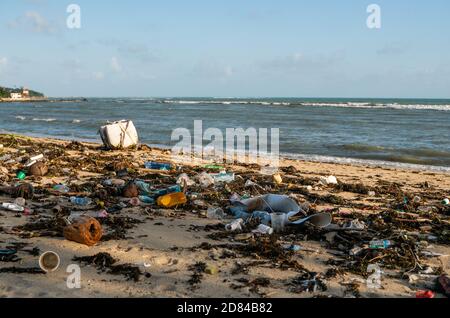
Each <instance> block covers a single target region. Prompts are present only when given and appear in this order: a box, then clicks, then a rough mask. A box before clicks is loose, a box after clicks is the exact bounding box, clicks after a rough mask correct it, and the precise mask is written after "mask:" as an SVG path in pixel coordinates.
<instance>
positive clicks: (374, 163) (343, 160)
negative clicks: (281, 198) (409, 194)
mask: <svg viewBox="0 0 450 318" xmlns="http://www.w3.org/2000/svg"><path fill="white" fill-rule="evenodd" d="M281 156H282V157H284V158H288V159H295V160H303V161H311V162H323V163H338V164H351V165H358V166H371V167H378V166H380V167H386V168H398V169H405V170H420V171H436V172H446V173H450V167H443V166H432V165H420V164H413V163H403V162H394V161H383V160H370V159H359V158H347V157H333V156H323V155H305V154H293V153H283V154H281Z"/></svg>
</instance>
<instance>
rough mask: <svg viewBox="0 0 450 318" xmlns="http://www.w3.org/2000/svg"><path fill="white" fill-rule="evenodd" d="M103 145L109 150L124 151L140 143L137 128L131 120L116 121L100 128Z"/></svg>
mask: <svg viewBox="0 0 450 318" xmlns="http://www.w3.org/2000/svg"><path fill="white" fill-rule="evenodd" d="M99 132H100V136H101V138H102V141H103V144H104V145H105V146H106V147H107V148H109V149H124V148H129V147H132V146H135V145H137V143H138V142H139V137H138V133H137V131H136V127H134V124H133V122H132V121H131V120H122V121H116V122H114V123H112V124H108V125H105V126H102V127H101V128H100V131H99Z"/></svg>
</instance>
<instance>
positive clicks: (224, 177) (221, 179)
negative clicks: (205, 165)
mask: <svg viewBox="0 0 450 318" xmlns="http://www.w3.org/2000/svg"><path fill="white" fill-rule="evenodd" d="M211 176H212V177H213V179H214V182H218V183H230V182H233V181H234V180H235V175H234V173H227V172H225V171H222V172H221V173H219V174H213V175H211Z"/></svg>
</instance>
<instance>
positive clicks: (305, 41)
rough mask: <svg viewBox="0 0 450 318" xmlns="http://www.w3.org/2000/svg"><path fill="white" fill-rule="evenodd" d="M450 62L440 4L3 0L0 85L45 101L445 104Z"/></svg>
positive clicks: (447, 16) (402, 0) (446, 5)
mask: <svg viewBox="0 0 450 318" xmlns="http://www.w3.org/2000/svg"><path fill="white" fill-rule="evenodd" d="M70 4H77V5H79V7H80V9H81V16H80V17H81V28H80V29H70V28H68V27H67V18H68V17H69V15H70V13H67V7H68V6H69V5H70ZM371 4H377V5H379V7H380V9H381V28H379V29H373V28H372V29H370V28H368V26H367V22H366V21H367V19H368V17H369V15H370V13H368V12H367V8H368V6H369V5H371ZM449 52H450V1H448V0H433V1H419V0H415V1H411V0H396V1H392V0H370V1H364V0H346V1H336V0H315V1H310V0H226V1H225V0H223V1H219V0H190V1H186V0H164V1H152V0H150V1H149V0H146V1H144V0H142V1H140V0H128V1H107V0H94V1H92V0H90V1H87V0H71V1H65V0H1V1H0V86H7V87H14V86H17V87H21V86H26V87H29V88H31V89H35V90H38V91H42V92H43V93H45V94H46V95H47V96H53V97H69V96H85V97H177V96H180V97H189V96H192V97H198V96H208V97H355V98H358V97H361V98H362V97H373V98H377V97H378V98H383V97H385V98H396V97H397V98H450V54H449Z"/></svg>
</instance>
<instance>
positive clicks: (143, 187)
mask: <svg viewBox="0 0 450 318" xmlns="http://www.w3.org/2000/svg"><path fill="white" fill-rule="evenodd" d="M134 184H135V185H136V186H137V187H138V189H139V191H140V192H143V193H150V192H151V186H150V184H148V183H147V182H144V181H140V180H138V181H135V182H134Z"/></svg>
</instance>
